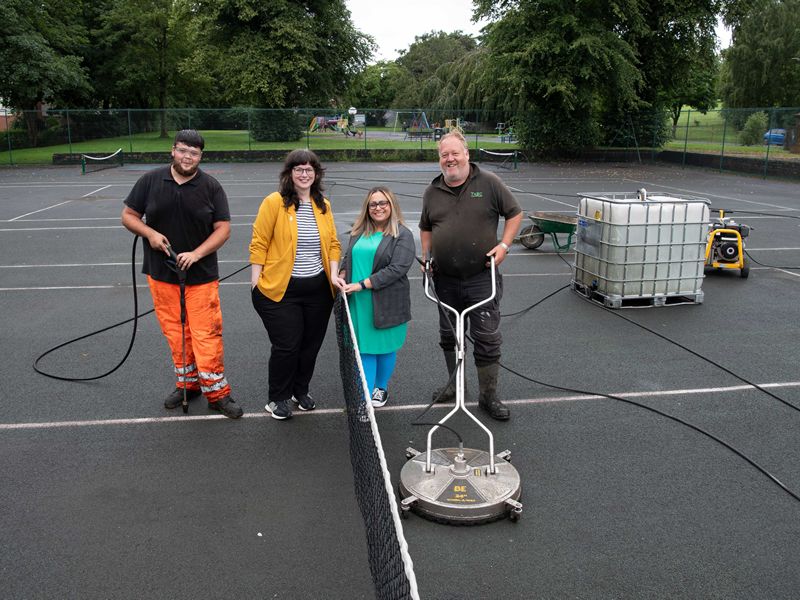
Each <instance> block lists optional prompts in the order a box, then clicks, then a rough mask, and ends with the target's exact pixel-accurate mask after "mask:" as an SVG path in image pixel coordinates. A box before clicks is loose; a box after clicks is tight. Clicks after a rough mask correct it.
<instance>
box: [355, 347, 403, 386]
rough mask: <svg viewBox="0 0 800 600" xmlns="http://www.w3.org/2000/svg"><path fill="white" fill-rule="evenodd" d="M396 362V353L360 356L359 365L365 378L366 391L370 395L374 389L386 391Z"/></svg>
mask: <svg viewBox="0 0 800 600" xmlns="http://www.w3.org/2000/svg"><path fill="white" fill-rule="evenodd" d="M396 361H397V352H389V353H388V354H362V355H361V364H362V365H364V375H366V377H367V389H368V390H369V393H370V395H371V394H372V390H374V389H375V388H381V389H384V390H385V389H386V386H387V385H389V378H390V377H391V376H392V372H393V371H394V364H395V362H396Z"/></svg>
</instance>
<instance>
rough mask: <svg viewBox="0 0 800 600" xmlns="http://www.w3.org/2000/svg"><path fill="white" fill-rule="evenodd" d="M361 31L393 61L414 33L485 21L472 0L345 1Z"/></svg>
mask: <svg viewBox="0 0 800 600" xmlns="http://www.w3.org/2000/svg"><path fill="white" fill-rule="evenodd" d="M345 1H346V2H347V7H348V8H349V9H350V13H351V15H352V17H353V23H355V26H356V28H357V29H359V30H360V31H363V32H364V33H368V34H370V35H371V36H372V37H374V38H375V41H376V42H377V43H378V51H377V53H376V54H375V56H374V58H373V60H374V61H378V60H394V59H396V58H397V57H398V55H399V54H398V52H397V51H398V50H406V49H407V48H408V47H409V46H410V45H411V44H412V43H413V41H414V36H419V35H423V34H425V33H430V32H431V31H440V30H441V31H445V32H447V33H450V32H452V31H456V30H459V29H460V30H461V31H463V32H464V33H469V34H472V35H477V34H478V33H479V32H480V30H481V27H482V26H483V25H485V22H480V23H477V24H476V23H473V22H472V21H471V20H470V19H471V18H472V0H402V1H396V0H382V1H379V0H345ZM717 35H718V36H720V38H721V41H722V47H723V48H726V47H727V46H728V45H729V44H730V33H729V32H726V31H724V30H723V29H722V27H721V25H720V27H719V28H717Z"/></svg>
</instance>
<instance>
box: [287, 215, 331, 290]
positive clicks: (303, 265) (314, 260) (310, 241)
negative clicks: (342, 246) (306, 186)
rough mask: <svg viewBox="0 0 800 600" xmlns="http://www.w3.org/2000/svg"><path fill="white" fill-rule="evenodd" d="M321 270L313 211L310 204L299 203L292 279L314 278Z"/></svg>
mask: <svg viewBox="0 0 800 600" xmlns="http://www.w3.org/2000/svg"><path fill="white" fill-rule="evenodd" d="M323 270H324V269H323V268H322V250H321V248H320V244H319V229H318V228H317V220H316V219H315V218H314V209H313V208H312V207H311V203H310V202H301V203H300V206H299V208H298V209H297V254H296V255H295V257H294V268H293V269H292V277H314V276H315V275H319V274H320V273H322V271H323Z"/></svg>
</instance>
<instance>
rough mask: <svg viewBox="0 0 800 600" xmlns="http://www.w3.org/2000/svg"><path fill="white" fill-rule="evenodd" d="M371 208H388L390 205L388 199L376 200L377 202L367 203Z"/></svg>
mask: <svg viewBox="0 0 800 600" xmlns="http://www.w3.org/2000/svg"><path fill="white" fill-rule="evenodd" d="M367 206H369V209H370V210H375V209H376V208H386V207H387V206H389V201H388V200H376V201H375V202H370V203H369V204H367Z"/></svg>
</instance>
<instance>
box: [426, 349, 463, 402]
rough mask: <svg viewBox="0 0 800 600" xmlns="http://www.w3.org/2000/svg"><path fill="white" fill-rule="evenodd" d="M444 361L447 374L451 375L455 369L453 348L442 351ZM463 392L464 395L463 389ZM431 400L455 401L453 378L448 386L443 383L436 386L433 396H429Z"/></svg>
mask: <svg viewBox="0 0 800 600" xmlns="http://www.w3.org/2000/svg"><path fill="white" fill-rule="evenodd" d="M444 362H445V363H447V376H448V377H452V376H453V371H455V370H456V353H455V351H454V350H445V351H444ZM464 394H465V395H466V390H464ZM437 398H438V400H437ZM431 400H436V401H437V402H455V401H456V382H455V379H454V380H453V382H452V383H451V384H450V385H448V386H444V385H443V386H440V387H438V388H436V389H435V390H434V392H433V397H432V398H431Z"/></svg>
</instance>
